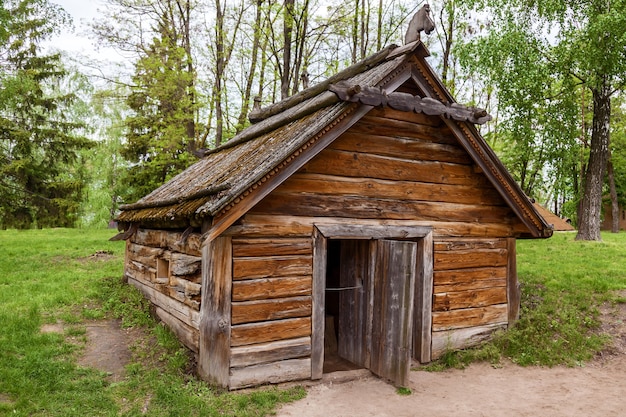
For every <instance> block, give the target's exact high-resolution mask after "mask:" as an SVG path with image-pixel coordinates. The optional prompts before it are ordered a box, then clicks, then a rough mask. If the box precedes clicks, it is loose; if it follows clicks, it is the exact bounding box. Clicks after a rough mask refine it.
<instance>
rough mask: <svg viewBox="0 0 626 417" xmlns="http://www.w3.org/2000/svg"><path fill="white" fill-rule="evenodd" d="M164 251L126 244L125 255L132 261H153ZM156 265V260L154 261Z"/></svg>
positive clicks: (135, 244)
mask: <svg viewBox="0 0 626 417" xmlns="http://www.w3.org/2000/svg"><path fill="white" fill-rule="evenodd" d="M164 252H165V249H162V248H153V247H150V246H145V245H140V244H137V243H133V242H127V243H126V253H127V254H128V255H129V256H130V257H132V258H133V259H146V258H147V259H153V258H157V257H159V256H162V255H163V253H164ZM154 264H155V265H156V260H155V261H154Z"/></svg>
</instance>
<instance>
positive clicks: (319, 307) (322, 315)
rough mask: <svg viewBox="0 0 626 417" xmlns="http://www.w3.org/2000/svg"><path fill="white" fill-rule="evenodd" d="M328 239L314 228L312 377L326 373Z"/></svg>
mask: <svg viewBox="0 0 626 417" xmlns="http://www.w3.org/2000/svg"><path fill="white" fill-rule="evenodd" d="M327 257H328V253H327V241H326V238H325V237H324V235H323V233H322V232H321V231H320V230H319V229H318V228H317V227H314V228H313V312H312V326H311V327H312V328H311V379H321V378H322V375H323V374H324V331H325V326H326V323H325V321H326V291H325V290H326V262H327Z"/></svg>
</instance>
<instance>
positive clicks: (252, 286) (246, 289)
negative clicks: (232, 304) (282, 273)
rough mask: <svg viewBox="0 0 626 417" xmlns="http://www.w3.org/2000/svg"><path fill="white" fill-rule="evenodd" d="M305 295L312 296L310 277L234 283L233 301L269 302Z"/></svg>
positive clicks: (250, 280) (263, 279) (251, 280)
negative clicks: (269, 300)
mask: <svg viewBox="0 0 626 417" xmlns="http://www.w3.org/2000/svg"><path fill="white" fill-rule="evenodd" d="M304 295H311V277H310V276H303V277H281V278H261V279H248V280H243V281H234V282H233V301H254V300H267V299H272V298H284V297H298V296H304Z"/></svg>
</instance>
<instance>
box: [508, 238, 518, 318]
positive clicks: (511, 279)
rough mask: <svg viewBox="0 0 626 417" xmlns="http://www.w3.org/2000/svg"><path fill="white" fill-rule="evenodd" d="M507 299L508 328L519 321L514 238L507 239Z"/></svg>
mask: <svg viewBox="0 0 626 417" xmlns="http://www.w3.org/2000/svg"><path fill="white" fill-rule="evenodd" d="M506 248H507V256H508V264H507V283H506V288H507V298H508V311H509V317H508V318H509V326H512V325H513V323H515V322H516V321H517V319H519V308H520V298H521V292H520V285H519V281H518V280H517V254H516V242H515V238H514V237H510V238H508V239H507V245H506Z"/></svg>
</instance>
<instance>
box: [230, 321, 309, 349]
mask: <svg viewBox="0 0 626 417" xmlns="http://www.w3.org/2000/svg"><path fill="white" fill-rule="evenodd" d="M310 335H311V318H310V317H302V318H296V319H284V320H275V321H267V322H261V323H251V324H239V325H235V326H232V332H231V346H244V345H252V344H257V343H266V342H273V341H277V340H286V339H294V338H297V337H304V336H310Z"/></svg>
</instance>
